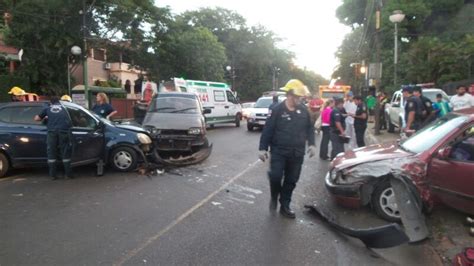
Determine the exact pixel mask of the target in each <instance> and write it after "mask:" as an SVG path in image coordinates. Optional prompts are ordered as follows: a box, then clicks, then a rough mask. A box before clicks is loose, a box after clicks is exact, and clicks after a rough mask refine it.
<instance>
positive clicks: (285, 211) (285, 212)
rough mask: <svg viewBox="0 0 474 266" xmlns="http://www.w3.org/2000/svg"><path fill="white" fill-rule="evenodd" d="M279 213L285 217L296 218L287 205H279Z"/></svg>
mask: <svg viewBox="0 0 474 266" xmlns="http://www.w3.org/2000/svg"><path fill="white" fill-rule="evenodd" d="M280 213H281V215H283V216H285V217H287V218H290V219H295V218H296V214H295V212H294V211H292V210H291V209H290V208H289V207H288V208H287V207H283V206H281V207H280Z"/></svg>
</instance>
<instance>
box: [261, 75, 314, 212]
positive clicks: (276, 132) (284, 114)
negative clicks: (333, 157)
mask: <svg viewBox="0 0 474 266" xmlns="http://www.w3.org/2000/svg"><path fill="white" fill-rule="evenodd" d="M282 90H285V91H286V92H287V98H286V100H285V101H283V102H282V103H280V104H278V105H276V106H275V107H273V110H272V114H271V116H270V117H269V118H268V119H267V122H266V124H265V127H264V128H263V132H262V136H261V138H260V146H259V150H260V154H259V158H260V160H262V161H265V160H266V159H267V158H268V153H267V151H268V148H270V153H271V159H270V171H269V172H268V177H269V180H270V192H271V200H270V210H276V208H277V204H278V198H279V201H280V205H281V206H280V213H281V214H282V215H284V216H285V217H288V218H293V219H294V218H295V217H296V216H295V213H294V212H293V211H292V210H291V208H290V203H291V195H292V193H293V190H294V189H295V187H296V183H297V182H298V179H299V177H300V173H301V166H302V164H303V159H304V155H305V147H306V142H308V146H309V149H308V153H309V156H310V157H313V156H314V155H315V154H316V146H315V140H314V127H313V124H312V123H311V121H310V116H309V113H308V110H307V108H306V107H305V106H304V105H302V104H301V103H300V102H301V98H302V97H304V96H306V95H309V91H308V89H307V88H306V86H304V84H303V83H302V82H301V81H299V80H290V81H288V83H287V84H286V85H285V87H283V88H282ZM282 179H283V185H282Z"/></svg>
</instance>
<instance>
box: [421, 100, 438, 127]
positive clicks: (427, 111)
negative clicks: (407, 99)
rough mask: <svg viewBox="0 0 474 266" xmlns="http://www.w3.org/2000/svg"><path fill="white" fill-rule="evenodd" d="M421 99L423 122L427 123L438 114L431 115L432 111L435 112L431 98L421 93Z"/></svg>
mask: <svg viewBox="0 0 474 266" xmlns="http://www.w3.org/2000/svg"><path fill="white" fill-rule="evenodd" d="M420 100H421V104H422V105H421V106H422V120H423V121H422V123H423V124H427V123H429V122H431V121H433V120H434V119H435V118H436V116H434V115H431V113H432V112H433V103H432V102H431V100H430V99H428V98H427V97H425V96H423V95H421V97H420Z"/></svg>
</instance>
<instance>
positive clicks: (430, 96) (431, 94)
mask: <svg viewBox="0 0 474 266" xmlns="http://www.w3.org/2000/svg"><path fill="white" fill-rule="evenodd" d="M438 93H441V95H443V100H445V101H448V102H449V97H448V95H447V94H446V93H445V92H444V91H423V96H425V97H426V98H428V99H430V101H431V102H436V95H437V94H438Z"/></svg>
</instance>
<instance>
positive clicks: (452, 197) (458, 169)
mask: <svg viewBox="0 0 474 266" xmlns="http://www.w3.org/2000/svg"><path fill="white" fill-rule="evenodd" d="M465 132H466V133H465V135H464V136H465V137H463V138H461V140H460V141H458V142H457V143H455V144H454V145H452V146H451V148H452V150H451V153H450V155H449V157H448V158H444V159H443V158H440V156H435V157H434V158H433V159H432V161H431V164H430V166H429V169H428V178H429V179H430V183H431V186H432V189H433V193H434V194H435V195H436V196H437V198H438V199H440V200H441V201H442V202H443V203H444V204H446V205H447V206H450V207H452V208H455V209H457V210H460V211H463V212H466V213H470V214H474V126H471V127H470V128H469V129H468V130H466V131H465Z"/></svg>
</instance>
